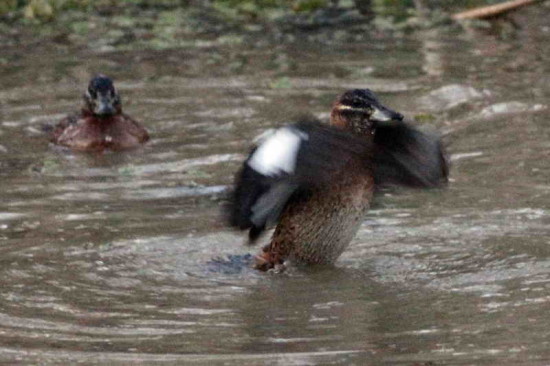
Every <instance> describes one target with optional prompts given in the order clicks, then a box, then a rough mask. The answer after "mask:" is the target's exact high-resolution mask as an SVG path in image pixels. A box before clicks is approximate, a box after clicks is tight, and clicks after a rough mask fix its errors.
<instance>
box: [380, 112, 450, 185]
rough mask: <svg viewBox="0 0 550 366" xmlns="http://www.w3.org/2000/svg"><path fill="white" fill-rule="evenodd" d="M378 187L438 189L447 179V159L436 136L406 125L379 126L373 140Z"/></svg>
mask: <svg viewBox="0 0 550 366" xmlns="http://www.w3.org/2000/svg"><path fill="white" fill-rule="evenodd" d="M374 144H375V153H374V162H375V167H376V168H375V174H374V180H375V182H376V184H377V185H386V184H394V185H404V186H408V187H417V188H434V187H440V186H443V185H445V184H446V183H447V181H448V176H449V166H448V159H447V156H446V152H445V149H444V146H443V144H442V142H441V139H440V138H439V137H438V136H435V135H432V134H429V133H425V132H422V131H419V130H418V129H416V128H414V127H412V126H410V125H408V124H406V123H399V124H380V125H379V126H377V128H376V133H375V138H374Z"/></svg>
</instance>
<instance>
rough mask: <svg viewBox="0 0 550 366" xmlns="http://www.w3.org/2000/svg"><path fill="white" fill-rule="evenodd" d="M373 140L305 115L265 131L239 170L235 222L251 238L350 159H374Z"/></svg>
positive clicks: (231, 218)
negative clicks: (280, 126)
mask: <svg viewBox="0 0 550 366" xmlns="http://www.w3.org/2000/svg"><path fill="white" fill-rule="evenodd" d="M371 150H372V145H371V144H369V143H367V142H366V141H365V139H361V138H359V137H356V136H354V135H352V134H351V133H348V132H345V131H342V130H340V129H337V128H335V127H331V126H328V125H323V124H321V123H320V122H318V121H316V120H303V121H300V122H298V123H296V124H293V125H289V126H286V127H282V128H279V129H277V130H275V131H272V132H271V133H270V134H269V135H267V136H263V138H262V139H261V141H260V143H259V144H258V145H257V146H256V147H255V148H254V149H253V150H252V152H251V153H250V155H249V156H248V158H247V159H246V160H245V162H244V164H243V167H242V168H241V170H240V171H239V172H238V173H237V176H236V180H235V190H234V192H233V196H232V197H231V202H230V204H229V207H228V215H229V222H230V225H231V226H234V227H236V228H239V229H241V230H245V229H250V231H249V238H250V241H251V242H253V241H254V240H255V239H256V238H257V237H258V236H259V235H260V234H261V232H262V231H263V230H264V229H265V228H266V227H267V226H271V225H273V224H275V223H276V222H277V220H278V218H279V215H280V213H281V212H282V210H283V209H284V207H285V206H286V205H287V203H288V202H290V201H291V200H292V199H293V198H294V197H297V194H298V193H300V192H304V191H307V190H308V189H311V188H313V187H316V186H322V185H324V184H327V183H328V182H329V181H330V178H331V176H333V175H334V174H335V173H336V172H338V171H339V170H340V169H342V168H343V167H344V166H345V165H346V164H347V163H348V162H349V161H350V159H354V158H356V159H364V160H365V161H368V160H369V159H370V152H371Z"/></svg>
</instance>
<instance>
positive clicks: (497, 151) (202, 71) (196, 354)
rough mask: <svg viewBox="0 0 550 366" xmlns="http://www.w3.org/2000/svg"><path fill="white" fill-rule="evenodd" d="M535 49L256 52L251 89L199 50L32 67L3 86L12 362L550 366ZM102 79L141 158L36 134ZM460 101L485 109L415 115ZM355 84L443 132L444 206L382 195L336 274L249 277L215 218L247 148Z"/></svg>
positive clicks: (427, 41)
mask: <svg viewBox="0 0 550 366" xmlns="http://www.w3.org/2000/svg"><path fill="white" fill-rule="evenodd" d="M531 15H532V16H533V14H531ZM534 24H536V22H535V23H534ZM540 32H541V31H540V27H539V28H537V27H535V26H534V25H530V26H529V27H527V28H526V29H525V30H524V31H520V32H519V33H518V39H517V40H511V41H508V42H502V41H501V40H499V39H498V38H492V37H491V36H486V35H476V37H475V39H473V40H472V39H471V40H465V39H457V38H456V37H454V36H453V37H450V36H449V35H445V34H442V33H438V32H434V33H433V34H432V33H429V34H427V35H422V36H419V37H417V38H418V39H419V41H415V40H407V39H402V40H400V41H399V42H398V43H396V42H395V40H394V39H388V40H384V39H378V40H377V42H376V45H373V44H372V42H364V43H354V44H348V45H341V46H338V47H333V48H332V49H331V50H329V49H327V48H325V47H317V46H315V45H307V44H303V45H302V44H297V45H299V46H300V47H298V49H299V51H297V48H296V46H297V45H292V46H285V45H283V46H278V47H277V49H275V50H271V49H266V48H264V49H261V48H260V49H253V50H250V51H248V52H247V53H246V57H247V58H248V62H247V63H246V65H245V66H244V67H245V68H246V71H247V73H246V76H245V75H241V76H234V75H232V74H231V73H228V71H227V70H226V69H225V68H224V67H223V66H222V65H217V64H216V65H214V66H213V64H212V63H209V62H208V57H209V54H208V52H205V51H204V50H202V49H198V50H197V51H196V52H192V51H188V52H186V53H185V54H184V52H183V51H180V50H173V51H163V52H162V53H159V54H158V55H157V56H158V57H154V58H152V57H149V56H150V55H151V54H155V53H154V52H153V51H150V52H149V53H148V57H144V55H142V53H140V52H126V53H124V54H119V53H116V52H113V53H108V54H102V55H89V54H87V55H86V57H83V58H82V59H84V60H86V61H83V63H82V64H80V63H79V64H78V65H75V64H74V62H72V63H71V62H68V59H67V56H66V55H65V54H63V53H58V52H56V51H52V50H44V49H41V50H40V52H45V53H47V54H48V56H49V57H43V58H41V59H40V62H38V63H37V62H35V61H36V59H34V60H31V59H22V60H21V61H19V62H18V63H17V65H14V66H13V68H12V70H15V71H14V72H13V73H12V74H9V75H7V74H6V73H0V79H1V80H3V81H5V82H3V83H2V85H3V88H4V89H2V90H0V103H2V104H1V106H2V109H1V110H0V113H1V114H0V118H1V120H0V179H1V180H2V187H3V189H2V191H1V192H0V200H1V202H2V206H1V207H0V251H1V253H2V255H1V256H0V268H1V272H2V275H1V276H0V286H1V288H2V291H1V293H0V361H3V362H7V363H14V362H18V361H17V360H22V361H21V362H25V363H28V364H47V363H58V364H59V363H61V364H63V363H64V364H67V363H76V362H84V363H91V364H93V363H108V364H115V365H116V364H127V363H129V362H143V363H148V364H157V363H158V364H161V363H162V364H181V363H182V362H194V363H197V364H208V365H222V364H224V365H227V364H230V365H257V364H266V365H281V364H285V365H291V364H296V365H303V364H361V365H363V364H366V365H369V364H372V365H384V364H387V365H395V364H403V365H415V364H418V365H422V364H429V362H433V364H436V365H440V364H499V365H517V364H520V363H521V364H531V365H540V364H544V362H545V361H547V360H548V359H549V358H550V353H549V351H548V350H549V349H550V345H549V344H548V342H547V340H546V338H545V337H546V334H547V329H548V326H549V325H550V324H549V322H548V319H547V318H548V317H547V316H546V313H545V312H544V311H543V309H545V308H547V306H548V302H549V301H550V260H549V258H550V249H548V248H550V246H549V244H550V242H549V241H548V237H549V231H548V228H549V227H550V209H549V207H550V185H549V184H548V176H549V171H548V163H547V162H548V160H549V159H550V149H549V145H548V141H550V130H549V129H548V123H547V121H548V119H549V118H550V114H549V110H548V98H547V96H548V95H549V91H550V89H549V88H548V83H547V82H544V80H548V78H549V74H548V68H547V67H546V64H545V63H544V60H546V59H548V56H550V55H548V54H547V52H548V49H544V48H542V47H538V46H540V44H541V43H540V40H541V34H540ZM490 45H494V46H490ZM210 51H211V52H218V53H219V54H225V53H226V52H235V50H229V51H228V50H225V49H223V48H219V49H215V50H210ZM13 52H17V51H13ZM28 52H30V53H32V52H36V51H32V50H29V51H28ZM75 52H76V51H75ZM274 53H284V54H285V55H286V56H285V57H287V58H288V59H289V60H291V61H292V63H293V65H296V67H295V68H291V69H290V71H288V72H286V74H285V75H286V76H287V77H288V79H282V80H281V79H277V76H276V75H275V76H274V74H273V71H272V69H271V68H270V67H271V66H269V65H268V61H266V59H268V60H269V62H271V61H270V60H272V59H273V58H274V57H275V56H274V55H273V54H274ZM342 55H345V57H342ZM165 56H166V57H165ZM133 59H135V60H141V61H140V62H135V63H129V62H128V60H133ZM175 60H177V62H176V61H175ZM97 64H100V65H102V67H103V68H104V69H105V70H104V71H105V72H106V73H109V74H112V75H117V83H118V84H119V87H120V91H121V94H122V97H123V98H124V101H125V104H127V109H128V112H129V113H131V114H132V115H134V116H136V118H138V117H139V119H140V121H142V122H143V123H144V125H146V126H147V128H148V129H149V130H150V131H151V135H152V136H153V139H152V140H151V141H150V143H149V144H148V145H146V146H144V147H143V148H140V149H137V150H133V151H129V152H124V153H121V154H112V153H111V154H101V155H94V154H78V153H69V152H67V151H64V150H60V149H55V148H52V147H51V146H48V144H47V142H46V139H45V138H44V137H43V136H42V135H41V134H40V133H39V132H38V131H39V130H40V126H41V124H43V123H50V122H54V121H56V120H57V119H59V117H60V115H61V114H62V113H63V112H64V111H66V110H68V109H70V108H71V107H72V106H73V105H78V104H79V103H80V100H79V98H80V97H79V93H80V91H79V87H80V85H81V84H82V80H86V79H87V78H88V76H89V75H88V72H87V70H88V69H90V70H92V69H93V68H92V65H94V67H96V66H95V65H97ZM128 65H131V66H128ZM522 65H523V66H522ZM365 70H367V71H368V72H366V71H365ZM84 71H85V72H84ZM22 75H25V76H24V77H23V76H22ZM36 75H41V78H40V79H39V78H37V77H35V76H36ZM199 75H207V76H206V77H202V76H199ZM318 75H324V77H323V78H319V77H318ZM432 76H435V77H436V78H432ZM30 80H32V83H31V82H30ZM53 80H56V82H55V83H52V81H53ZM37 84H38V85H37ZM453 84H456V85H459V86H460V88H463V87H466V88H472V90H474V91H483V92H481V93H480V95H479V96H478V97H476V98H475V99H468V100H466V101H464V102H462V103H460V104H456V103H455V104H453V103H450V104H447V106H448V108H447V107H444V108H434V109H433V110H431V109H430V108H428V107H426V106H423V105H422V103H421V100H423V99H422V98H426V97H428V98H429V96H430V91H433V90H437V89H439V88H440V87H442V86H449V85H453ZM44 85H48V86H49V88H45V87H44ZM268 85H269V86H268ZM354 86H361V87H372V88H373V89H374V90H375V91H377V92H381V93H382V94H383V96H382V98H383V99H384V101H386V102H387V103H388V104H390V105H396V106H397V109H398V110H402V111H404V112H405V113H406V115H407V116H409V118H412V117H413V116H419V119H421V118H422V119H425V120H426V121H429V122H430V124H432V125H433V126H434V127H435V128H436V129H437V130H443V131H445V133H446V136H445V137H446V138H447V139H448V140H449V142H450V144H451V145H450V150H451V152H452V161H453V172H452V176H451V178H452V183H451V185H450V187H449V189H448V190H446V191H443V192H439V193H438V192H436V193H434V192H429V193H423V192H409V191H405V192H395V191H391V190H389V191H383V192H380V195H379V199H378V200H377V202H376V206H375V207H374V208H373V210H372V211H370V213H369V214H368V215H367V217H366V218H365V223H364V225H363V227H362V229H361V230H360V232H359V234H358V236H357V238H356V239H355V240H354V242H353V243H352V245H351V247H350V248H349V250H348V251H347V252H345V253H344V255H343V257H342V258H341V260H340V261H339V262H338V263H337V266H336V267H335V268H306V269H304V268H293V269H291V270H289V271H288V272H287V273H283V274H281V275H270V274H263V273H257V272H255V271H253V270H250V269H249V268H248V267H247V266H246V260H243V261H242V262H240V261H238V260H236V259H235V258H245V259H246V258H247V257H246V255H247V254H248V253H249V252H256V250H257V249H256V248H254V249H251V248H247V247H245V246H243V245H242V244H243V243H242V238H241V237H240V236H239V235H236V234H233V233H230V232H228V231H227V230H226V229H225V227H224V225H223V222H222V219H221V217H220V207H221V205H222V204H223V195H224V194H225V192H226V190H227V185H228V184H229V183H230V182H231V181H232V180H233V174H234V172H235V170H236V169H237V167H238V166H239V162H240V161H241V160H242V158H243V156H244V154H246V152H247V149H248V148H249V145H250V142H251V141H252V139H253V137H254V136H256V135H257V134H258V132H260V131H263V130H264V129H265V128H268V127H272V126H276V125H279V124H282V123H284V122H286V121H288V119H289V118H291V117H292V116H293V115H295V113H297V112H302V111H311V112H313V113H315V114H317V115H320V116H324V117H326V116H327V115H326V112H327V111H328V108H329V106H330V103H331V101H332V99H333V98H334V96H335V95H337V94H338V93H339V92H341V91H342V89H345V88H348V87H354ZM448 89H449V88H447V89H445V90H448ZM461 90H464V89H461ZM486 90H488V91H489V92H488V93H485V91H486ZM450 98H451V101H452V99H453V94H452V90H451V93H450ZM457 98H458V97H457ZM455 99H456V98H455ZM455 101H456V100H455ZM215 258H221V259H220V261H219V262H216V260H214V259H215ZM227 258H229V260H233V262H232V264H231V266H232V267H231V270H228V269H227V267H223V265H224V264H223V263H224V262H223V260H224V259H227Z"/></svg>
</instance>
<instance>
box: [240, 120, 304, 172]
mask: <svg viewBox="0 0 550 366" xmlns="http://www.w3.org/2000/svg"><path fill="white" fill-rule="evenodd" d="M307 139H308V136H307V135H306V134H305V133H303V132H300V131H298V130H296V129H293V128H289V127H283V128H280V129H278V130H277V131H275V132H273V133H272V134H271V136H269V137H266V138H265V140H264V141H263V143H262V144H261V145H260V146H258V148H257V149H256V151H255V152H254V154H253V155H252V157H251V158H250V159H249V160H248V165H249V166H250V167H251V168H252V169H254V170H255V171H257V172H258V173H260V174H262V175H266V176H274V175H277V174H280V173H281V172H285V173H288V174H293V173H294V170H295V168H296V159H297V157H298V150H299V148H300V143H301V142H302V140H307Z"/></svg>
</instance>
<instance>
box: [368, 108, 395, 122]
mask: <svg viewBox="0 0 550 366" xmlns="http://www.w3.org/2000/svg"><path fill="white" fill-rule="evenodd" d="M370 120H371V121H373V122H392V121H393V122H400V121H402V120H403V115H402V114H401V113H398V112H395V111H393V110H391V109H389V108H386V107H384V106H383V105H379V106H376V107H374V112H373V113H372V114H371V115H370Z"/></svg>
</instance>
